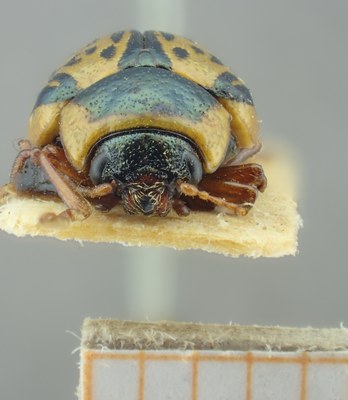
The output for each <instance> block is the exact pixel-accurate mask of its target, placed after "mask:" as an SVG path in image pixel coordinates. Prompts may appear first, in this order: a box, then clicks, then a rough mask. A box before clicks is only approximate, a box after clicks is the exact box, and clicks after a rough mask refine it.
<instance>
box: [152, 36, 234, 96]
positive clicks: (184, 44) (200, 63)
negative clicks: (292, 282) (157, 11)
mask: <svg viewBox="0 0 348 400" xmlns="http://www.w3.org/2000/svg"><path fill="white" fill-rule="evenodd" d="M156 37H157V39H158V40H159V42H160V43H161V45H162V48H163V50H164V51H165V52H166V54H167V55H168V56H169V58H170V60H171V63H172V70H173V72H176V73H177V74H179V75H181V76H183V77H184V78H187V79H190V80H192V81H193V82H195V83H198V84H199V85H201V86H203V87H205V88H212V87H213V86H214V83H215V80H216V78H217V77H218V76H219V75H220V74H222V73H223V72H227V71H230V69H229V68H228V67H227V66H225V65H221V64H217V63H214V62H213V61H211V59H210V57H211V54H210V53H209V52H208V51H206V50H205V49H204V48H202V47H201V46H199V45H197V44H196V43H193V42H191V40H189V39H186V38H183V37H180V36H175V38H174V40H171V41H168V40H166V39H165V38H164V37H163V36H162V35H161V34H160V33H159V32H156ZM192 46H196V47H197V48H199V49H201V50H202V53H197V52H196V51H195V50H193V48H192ZM175 47H180V48H183V49H185V50H186V51H187V52H188V53H189V56H188V57H186V58H179V57H177V56H176V55H175V53H174V51H173V48H175Z"/></svg>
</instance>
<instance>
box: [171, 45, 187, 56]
mask: <svg viewBox="0 0 348 400" xmlns="http://www.w3.org/2000/svg"><path fill="white" fill-rule="evenodd" d="M173 52H174V54H175V55H176V56H177V57H178V58H187V57H188V56H189V52H188V51H187V50H185V49H183V48H182V47H174V49H173Z"/></svg>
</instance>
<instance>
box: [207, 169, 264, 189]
mask: <svg viewBox="0 0 348 400" xmlns="http://www.w3.org/2000/svg"><path fill="white" fill-rule="evenodd" d="M203 179H204V181H207V180H219V181H221V180H223V181H224V182H235V183H240V184H243V185H248V186H253V187H255V188H257V189H258V190H259V191H260V192H263V191H264V190H265V189H266V186H267V178H266V176H265V173H264V171H263V168H262V166H261V165H260V164H255V163H250V164H241V165H233V166H228V167H221V168H219V169H218V170H217V171H215V172H214V173H212V174H210V175H205V176H204V178H203Z"/></svg>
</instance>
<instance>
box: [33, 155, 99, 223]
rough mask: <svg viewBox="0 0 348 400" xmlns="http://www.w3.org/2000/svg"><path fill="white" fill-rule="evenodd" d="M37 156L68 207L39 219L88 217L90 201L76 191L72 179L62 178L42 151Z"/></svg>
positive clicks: (90, 210)
mask: <svg viewBox="0 0 348 400" xmlns="http://www.w3.org/2000/svg"><path fill="white" fill-rule="evenodd" d="M39 157H40V165H41V166H42V168H43V169H44V171H45V172H46V174H47V176H48V177H49V179H50V181H51V182H52V184H53V185H54V186H55V188H56V189H57V193H58V195H59V196H60V198H61V199H62V200H63V201H64V203H65V204H66V206H67V207H68V209H67V210H65V211H63V212H62V213H61V214H58V215H54V214H52V213H48V214H44V215H43V216H42V217H41V219H40V220H41V221H42V222H45V221H48V220H52V219H55V218H63V219H69V220H76V219H85V218H87V217H89V216H90V214H91V212H92V207H91V205H90V203H89V202H88V201H87V200H86V199H85V198H84V197H83V196H82V195H81V194H80V193H78V191H77V190H76V187H74V184H73V183H72V181H71V180H70V179H64V177H63V175H62V174H61V173H60V172H59V171H58V170H57V169H56V168H55V167H54V166H53V165H52V163H51V162H50V160H49V157H48V156H47V154H46V153H45V152H44V151H41V152H40V155H39Z"/></svg>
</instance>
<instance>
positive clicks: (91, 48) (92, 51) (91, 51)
mask: <svg viewBox="0 0 348 400" xmlns="http://www.w3.org/2000/svg"><path fill="white" fill-rule="evenodd" d="M96 50H97V46H93V47H90V48H89V49H86V50H85V53H86V54H87V55H89V54H93V53H94V52H95V51H96Z"/></svg>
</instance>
